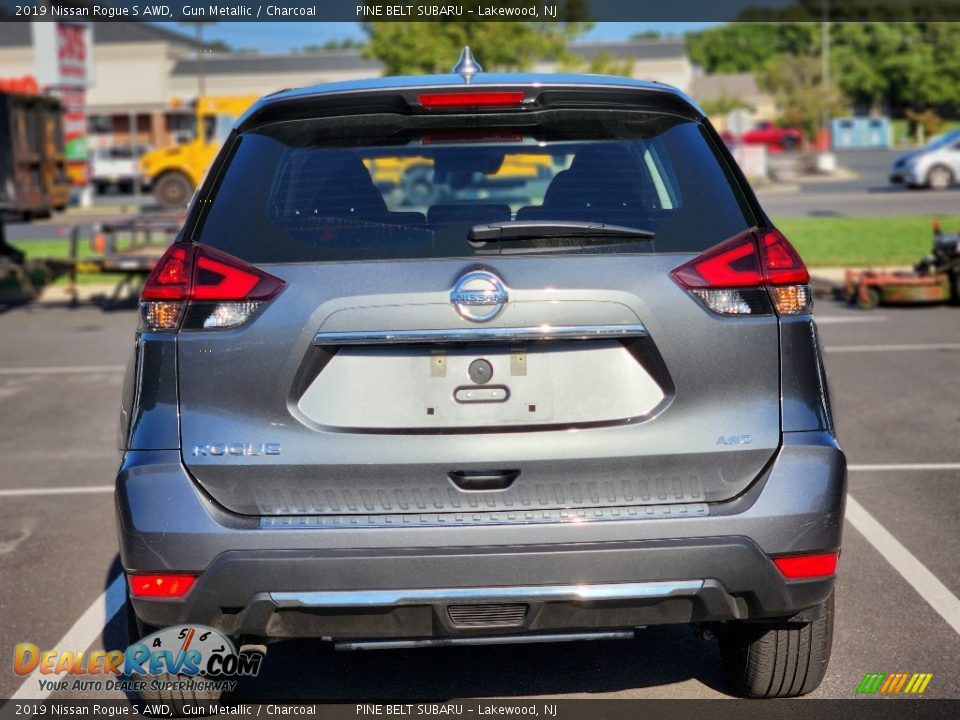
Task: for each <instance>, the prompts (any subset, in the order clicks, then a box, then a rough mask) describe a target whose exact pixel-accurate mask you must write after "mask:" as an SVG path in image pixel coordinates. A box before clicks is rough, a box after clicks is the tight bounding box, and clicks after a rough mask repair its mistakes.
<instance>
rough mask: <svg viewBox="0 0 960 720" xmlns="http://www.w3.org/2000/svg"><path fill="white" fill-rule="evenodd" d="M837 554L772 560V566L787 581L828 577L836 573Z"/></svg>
mask: <svg viewBox="0 0 960 720" xmlns="http://www.w3.org/2000/svg"><path fill="white" fill-rule="evenodd" d="M838 555H839V553H835V552H833V553H813V554H810V555H789V556H785V557H776V558H773V564H774V565H776V566H777V569H778V570H779V571H780V573H781V574H782V575H783V576H784V577H785V578H786V579H787V580H809V579H811V578H820V577H830V576H831V575H834V574H836V572H837V556H838Z"/></svg>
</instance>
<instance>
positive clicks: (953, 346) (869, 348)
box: [823, 343, 960, 353]
mask: <svg viewBox="0 0 960 720" xmlns="http://www.w3.org/2000/svg"><path fill="white" fill-rule="evenodd" d="M920 350H960V343H916V344H914V345H906V344H904V345H835V346H834V347H829V346H827V347H825V348H824V349H823V351H824V352H828V353H859V352H902V351H920Z"/></svg>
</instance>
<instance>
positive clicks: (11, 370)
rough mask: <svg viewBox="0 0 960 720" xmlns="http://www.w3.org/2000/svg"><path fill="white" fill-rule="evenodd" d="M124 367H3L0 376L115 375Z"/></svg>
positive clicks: (124, 367)
mask: <svg viewBox="0 0 960 720" xmlns="http://www.w3.org/2000/svg"><path fill="white" fill-rule="evenodd" d="M124 370H126V365H47V366H46V367H5V368H0V375H70V374H80V373H115V372H123V371H124Z"/></svg>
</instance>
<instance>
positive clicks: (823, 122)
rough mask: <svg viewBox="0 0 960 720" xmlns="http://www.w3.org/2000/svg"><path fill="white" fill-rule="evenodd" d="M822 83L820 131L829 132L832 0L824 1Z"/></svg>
mask: <svg viewBox="0 0 960 720" xmlns="http://www.w3.org/2000/svg"><path fill="white" fill-rule="evenodd" d="M820 82H821V84H822V87H823V108H822V110H821V111H820V130H821V131H822V132H827V131H829V129H830V110H829V106H830V0H823V20H822V21H821V22H820Z"/></svg>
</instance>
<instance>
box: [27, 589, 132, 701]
mask: <svg viewBox="0 0 960 720" xmlns="http://www.w3.org/2000/svg"><path fill="white" fill-rule="evenodd" d="M125 582H126V580H125V578H124V575H123V573H120V574H119V575H117V576H116V577H115V578H114V579H113V580H112V581H111V582H110V584H109V585H108V586H107V589H106V590H104V591H103V594H101V595H100V597H98V598H97V599H96V600H94V601H93V604H92V605H91V606H90V607H88V608H87V609H86V611H85V612H84V613H83V615H81V616H80V617H79V619H78V620H77V621H76V622H75V623H74V624H73V627H71V628H70V629H69V630H67V634H66V635H64V636H63V637H62V638H60V640H59V642H57V643H56V644H55V645H54V646H53V647H54V648H55V649H57V650H61V651H62V650H84V651H85V650H86V649H87V648H88V647H90V646H91V645H92V644H93V642H94V641H95V640H96V639H97V637H98V636H99V635H100V633H101V632H103V628H104V627H106V625H107V623H109V622H110V621H111V620H112V619H113V616H114V615H116V614H117V612H118V611H119V610H120V608H122V607H123V606H124V604H125V603H126V601H127V598H126V592H125V588H124V583H125ZM41 675H42V673H41V672H40V667H39V665H38V666H37V669H36V670H34V671H33V673H31V674H30V675H29V676H27V679H26V680H24V681H23V682H22V683H21V684H20V687H19V688H17V691H16V692H15V693H14V694H13V697H12V698H10V699H11V700H44V699H46V698H47V697H48V696H49V695H50V693H51V692H52V690H49V689H47V690H41V689H40V686H39V684H38V683H37V680H39V679H40V677H41Z"/></svg>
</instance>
